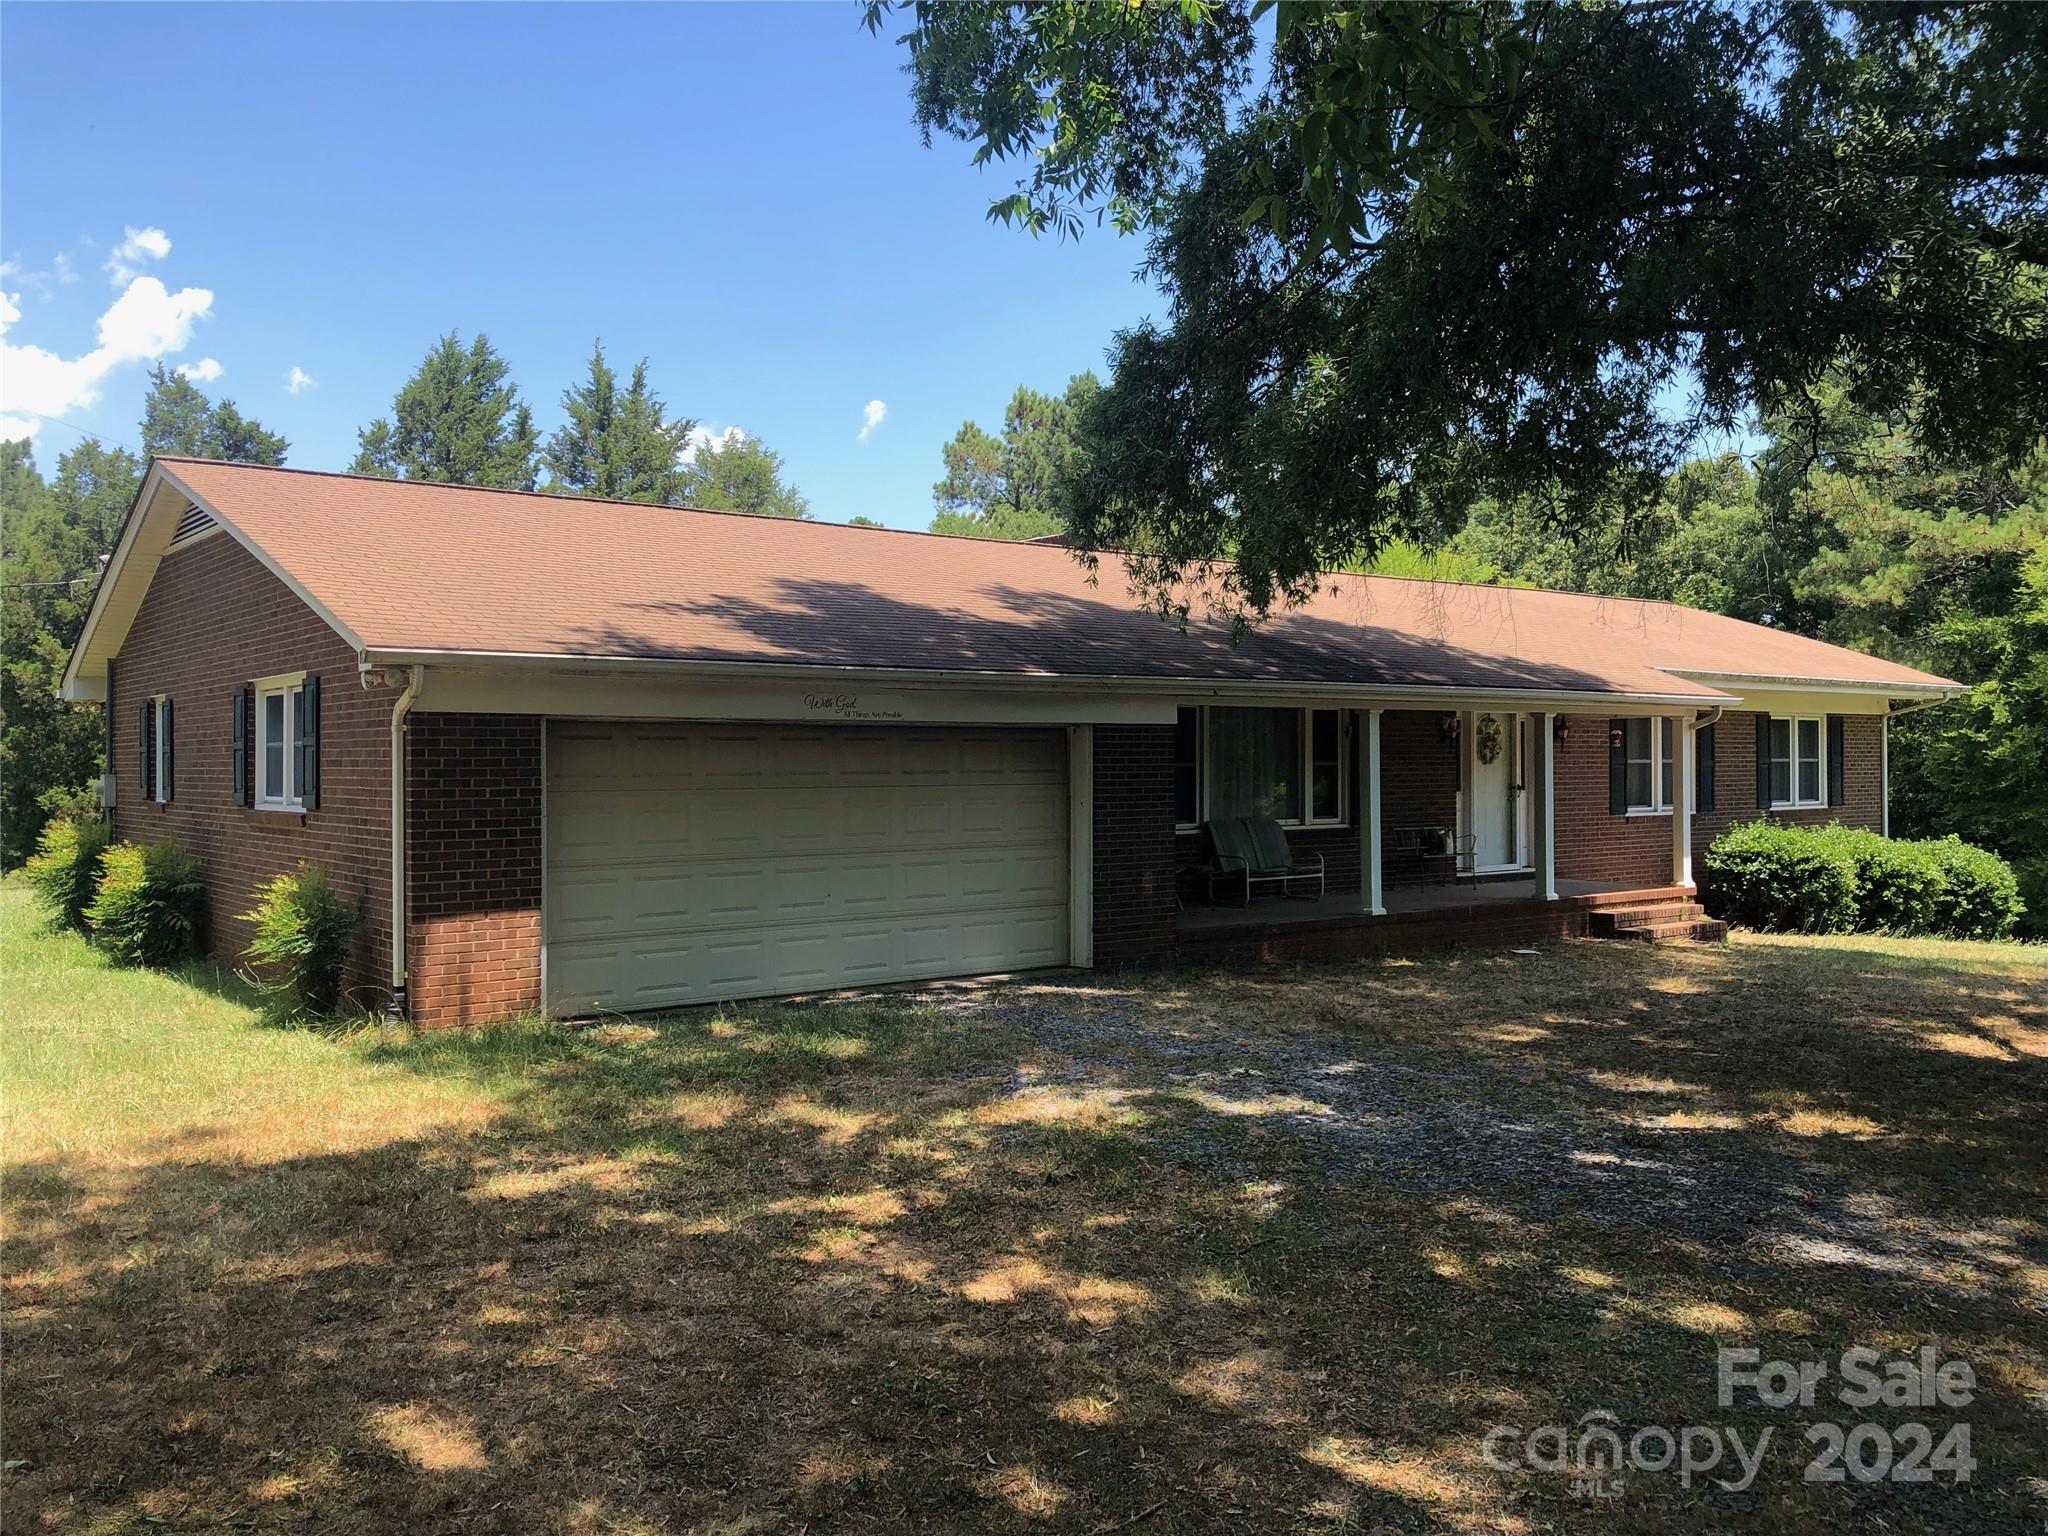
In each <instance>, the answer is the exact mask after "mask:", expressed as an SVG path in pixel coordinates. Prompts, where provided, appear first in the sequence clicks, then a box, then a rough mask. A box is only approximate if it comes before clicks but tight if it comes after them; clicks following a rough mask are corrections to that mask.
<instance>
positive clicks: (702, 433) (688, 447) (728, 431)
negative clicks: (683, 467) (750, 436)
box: [682, 421, 747, 464]
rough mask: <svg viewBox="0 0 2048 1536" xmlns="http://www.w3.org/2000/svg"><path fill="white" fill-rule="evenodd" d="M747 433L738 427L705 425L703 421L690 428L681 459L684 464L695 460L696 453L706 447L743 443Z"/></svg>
mask: <svg viewBox="0 0 2048 1536" xmlns="http://www.w3.org/2000/svg"><path fill="white" fill-rule="evenodd" d="M746 440H747V434H746V433H745V432H742V431H741V430H740V429H739V428H738V427H707V426H705V425H704V423H703V422H701V421H700V422H698V423H697V425H696V426H694V427H692V428H690V436H689V438H688V439H687V440H686V441H685V442H684V444H683V452H682V460H683V462H684V463H685V464H694V463H696V462H697V455H698V454H699V453H700V452H702V451H703V450H704V449H706V448H710V447H714V446H715V447H719V448H730V447H731V446H732V445H733V444H734V443H743V442H745V441H746Z"/></svg>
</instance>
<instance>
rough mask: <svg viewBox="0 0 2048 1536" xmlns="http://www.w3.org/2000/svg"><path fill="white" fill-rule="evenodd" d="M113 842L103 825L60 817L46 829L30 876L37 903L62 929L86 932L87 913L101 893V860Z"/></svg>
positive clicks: (31, 861)
mask: <svg viewBox="0 0 2048 1536" xmlns="http://www.w3.org/2000/svg"><path fill="white" fill-rule="evenodd" d="M112 840H113V835H112V834H111V833H110V832H109V831H108V830H107V824H106V823H105V822H103V821H98V820H91V819H87V818H83V817H76V816H59V817H57V818H56V819H55V820H53V821H51V822H49V823H48V824H47V825H45V826H44V828H43V835H42V840H41V841H40V842H39V843H38V845H37V847H36V851H35V853H34V854H33V855H32V856H31V857H30V858H29V861H28V864H27V867H26V873H27V876H28V883H29V884H30V885H31V886H32V887H33V888H34V889H35V893H36V899H37V900H38V901H39V902H41V903H42V906H43V909H44V911H46V912H47V913H48V914H49V917H50V921H51V922H53V923H55V924H56V925H57V926H58V927H60V928H69V929H70V930H71V931H72V932H74V933H84V932H85V931H86V916H85V914H86V909H87V908H88V907H90V906H91V905H92V899H93V894H94V893H95V892H96V891H97V890H98V889H99V883H100V857H101V855H102V854H104V853H105V852H106V851H107V844H108V843H109V842H111V841H112Z"/></svg>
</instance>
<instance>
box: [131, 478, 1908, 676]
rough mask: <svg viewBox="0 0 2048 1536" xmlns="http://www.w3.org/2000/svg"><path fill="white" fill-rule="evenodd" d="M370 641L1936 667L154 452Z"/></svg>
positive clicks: (1152, 657) (1262, 659)
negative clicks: (1142, 581) (1198, 607)
mask: <svg viewBox="0 0 2048 1536" xmlns="http://www.w3.org/2000/svg"><path fill="white" fill-rule="evenodd" d="M161 462H162V465H163V468H164V470H165V472H166V473H167V474H168V475H170V476H171V477H172V479H173V480H174V481H175V483H177V484H178V485H180V486H182V487H183V488H185V489H186V490H187V491H188V492H189V494H191V495H193V496H195V497H196V498H198V499H199V500H200V501H202V502H204V503H205V504H206V505H207V506H208V507H209V508H211V509H212V510H213V511H214V512H215V513H216V514H218V515H219V516H221V517H223V518H224V519H226V520H227V522H228V523H230V524H231V525H232V526H233V527H234V528H236V529H238V530H239V531H240V532H241V533H242V534H244V535H245V536H246V537H247V538H249V539H250V540H251V541H253V542H254V543H255V544H256V545H257V546H258V547H259V548H260V549H261V550H262V551H263V552H264V553H265V554H266V555H267V556H268V557H269V558H270V559H271V560H273V561H274V562H275V563H276V564H277V565H278V566H279V567H280V568H281V569H282V570H283V571H284V572H285V573H286V574H288V575H289V576H290V577H291V578H292V579H293V580H295V581H296V582H298V583H299V584H300V585H301V586H302V587H303V588H304V589H305V590H306V591H307V592H308V593H310V594H311V595H312V596H313V597H314V598H315V599H316V600H317V601H318V602H319V603H320V604H321V605H322V606H324V607H325V608H326V609H327V610H328V611H329V612H330V613H331V614H332V615H333V616H334V617H335V619H337V620H338V621H339V622H340V623H341V624H342V625H344V626H346V628H348V629H349V630H350V631H352V632H353V633H354V635H355V636H356V638H357V639H358V640H359V642H360V643H361V644H362V645H363V646H364V647H365V648H366V649H367V650H369V651H371V652H373V653H380V654H405V653H417V652H431V651H456V652H488V653H501V654H502V653H515V654H530V655H533V656H536V657H542V656H547V657H583V658H588V657H629V658H666V659H679V660H680V659H687V660H695V661H726V662H779V663H798V664H810V665H823V666H833V667H856V668H881V669H902V668H912V669H919V670H957V671H969V672H982V673H990V674H998V675H1003V674H1007V675H1055V676H1071V677H1075V678H1111V677H1117V678H1156V679H1166V680H1173V681H1187V682H1206V681H1226V682H1228V681H1235V682H1260V681H1272V682H1275V683H1292V682H1307V683H1337V684H1345V683H1356V684H1363V685H1368V686H1371V685H1391V686H1403V685H1406V686H1443V687H1461V688H1463V687H1469V688H1493V689H1524V688H1534V689H1547V690H1565V691H1586V692H1601V693H1622V694H1655V695H1663V696H1671V697H1699V698H1701V699H1703V700H1707V699H1712V698H1713V697H1716V696H1717V695H1716V693H1715V690H1714V689H1712V688H1710V687H1708V686H1705V685H1703V684H1700V683H1696V682H1689V681H1686V680H1685V679H1683V678H1680V677H1677V676H1674V675H1673V671H1672V670H1669V669H1677V670H1682V671H1687V672H1700V673H1710V674H1725V675H1736V674H1742V675H1747V676H1773V677H1791V678H1799V679H1836V680H1842V681H1849V682H1856V683H1865V684H1888V683H1889V684H1899V685H1905V686H1907V687H1909V688H1926V687H1928V686H1930V685H1936V684H1939V683H1940V682H1941V681H1942V680H1941V679H1938V678H1934V677H1931V676H1929V675H1928V674H1927V673H1924V672H1917V671H1914V670H1913V669H1911V668H1908V667H1900V666H1895V665H1893V664H1891V663H1889V662H1885V661H1880V660H1878V659H1877V658H1875V657H1871V656H1866V655H1863V654H1861V653H1859V652H1855V651H1848V650H1844V649H1842V648H1840V647H1838V646H1832V645H1827V644H1823V643H1822V642H1820V641H1816V640H1808V639H1804V638H1801V637H1799V636H1797V635H1789V634H1784V633H1781V632H1779V631H1776V630H1769V629H1764V628H1761V627H1759V626H1757V625H1754V624H1746V623H1743V622H1741V621H1740V620H1736V619H1729V618H1724V617H1722V616H1720V615H1716V614H1708V613H1702V612H1699V611H1697V610H1694V609H1689V608H1683V607H1679V606H1676V605H1673V604H1669V603H1654V602H1639V601H1635V600H1630V599H1614V598H1599V597H1589V596H1584V595H1581V594H1576V593H1565V592H1549V591H1534V590H1527V589H1517V588H1504V587H1481V586H1466V585H1460V584H1456V583H1448V582H1427V581H1409V580H1400V579H1395V578H1389V577H1366V576H1354V575H1336V576H1332V577H1331V578H1329V580H1328V581H1327V582H1326V584H1325V587H1324V590H1322V591H1321V592H1319V593H1318V594H1317V595H1316V596H1315V597H1314V598H1313V599H1312V600H1311V601H1310V602H1309V603H1308V604H1306V605H1305V606H1304V607H1302V608H1300V609H1298V610H1295V611H1293V612H1290V613H1287V614H1284V615H1276V616H1275V617H1274V618H1273V619H1272V620H1271V621H1270V622H1269V623H1267V624H1266V625H1265V626H1263V627H1262V628H1260V629H1259V630H1258V631H1256V632H1255V633H1254V634H1252V635H1251V636H1250V637H1249V638H1248V639H1246V640H1245V641H1244V642H1243V643H1242V644H1239V645H1233V644H1232V643H1231V637H1230V633H1229V630H1228V627H1227V626H1225V625H1221V624H1217V623H1212V622H1205V621H1197V622H1193V623H1191V624H1190V626H1189V628H1188V630H1187V631H1186V632H1185V633H1183V632H1181V631H1179V630H1176V629H1174V628H1173V627H1171V626H1170V625H1168V624H1166V623H1164V622H1162V621H1161V620H1159V619H1158V618H1157V617H1155V616H1154V615H1153V614H1152V613H1150V612H1149V611H1146V610H1145V609H1143V608H1142V607H1141V606H1140V605H1139V604H1138V603H1137V602H1136V601H1135V600H1134V599H1133V598H1132V597H1131V595H1130V593H1129V591H1128V590H1127V586H1126V583H1125V580H1124V576H1123V573H1122V571H1121V569H1120V568H1119V567H1118V566H1117V565H1116V563H1115V562H1114V561H1113V560H1106V561H1104V562H1103V566H1102V570H1101V576H1100V580H1099V584H1096V585H1091V584H1090V583H1089V580H1088V577H1087V575H1086V573H1085V572H1084V571H1083V570H1082V569H1081V567H1080V566H1079V565H1077V564H1076V562H1075V560H1074V558H1073V556H1071V555H1070V554H1069V553H1067V551H1065V550H1064V549H1060V548H1058V547H1054V546H1050V545H1036V544H1014V543H999V542H994V541H989V540H981V539H961V538H945V537H939V536H935V535H931V534H915V533H900V532H893V531H888V530H876V529H872V528H852V527H842V526H839V525H836V524H831V523H811V522H794V521H785V520H782V519H777V518H761V517H749V516H745V515H741V514H735V513H723V512H701V511H694V510H689V509H684V508H676V507H649V506H643V505H638V504H634V503H621V502H602V501H591V500H584V499H580V498H576V497H565V496H549V495H537V494H532V493H525V492H516V491H491V490H480V489H473V488H469V487H461V486H443V485H423V484H416V483H400V482H397V481H389V480H375V479H367V478H362V477H358V476H351V475H334V474H321V473H314V472H309V471H304V470H287V469H268V468H260V467H255V466H250V465H238V464H219V463H209V462H206V461H203V460H194V459H177V458H166V459H164V460H162V461H161Z"/></svg>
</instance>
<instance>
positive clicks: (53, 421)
mask: <svg viewBox="0 0 2048 1536" xmlns="http://www.w3.org/2000/svg"><path fill="white" fill-rule="evenodd" d="M0 416H33V417H35V419H36V420H37V421H46V422H48V423H49V424H50V425H51V426H53V427H62V428H63V429H64V430H65V431H67V432H71V433H75V434H76V435H77V437H78V440H79V441H80V442H81V443H101V444H105V443H112V444H113V445H114V446H115V447H116V448H125V449H127V450H128V452H130V453H132V454H134V455H136V457H138V458H145V459H146V458H148V457H149V455H148V454H146V453H144V452H143V451H142V449H140V448H138V447H136V446H135V444H133V443H131V442H129V441H128V440H127V439H125V438H119V437H108V436H106V435H105V434H104V433H99V432H88V431H86V430H85V428H83V427H81V426H76V425H74V424H73V423H71V422H68V421H66V420H64V418H63V417H61V416H45V415H44V414H43V413H42V412H41V411H32V410H30V409H29V408H28V407H27V406H25V405H10V406H8V407H6V408H5V409H4V410H0ZM25 441H29V445H30V446H31V447H33V446H34V442H33V440H25Z"/></svg>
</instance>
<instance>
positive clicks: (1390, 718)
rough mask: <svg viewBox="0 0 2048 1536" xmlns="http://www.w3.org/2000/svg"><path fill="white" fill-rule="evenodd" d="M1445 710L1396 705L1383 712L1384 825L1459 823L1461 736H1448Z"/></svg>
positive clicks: (1391, 831) (1391, 829) (1388, 828)
mask: <svg viewBox="0 0 2048 1536" xmlns="http://www.w3.org/2000/svg"><path fill="white" fill-rule="evenodd" d="M1442 721H1443V715H1442V713H1441V712H1437V713H1430V712H1429V711H1426V710H1419V709H1390V710H1388V711H1387V712H1386V713H1385V714H1384V715H1382V716H1380V826H1381V828H1382V829H1383V830H1384V832H1385V833H1386V834H1387V836H1388V838H1389V839H1391V838H1392V836H1393V834H1394V832H1395V830H1396V829H1397V828H1400V827H1451V828H1455V827H1456V826H1457V825H1458V742H1457V738H1455V737H1453V738H1451V739H1450V740H1448V741H1446V740H1445V739H1444V733H1443V725H1442Z"/></svg>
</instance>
